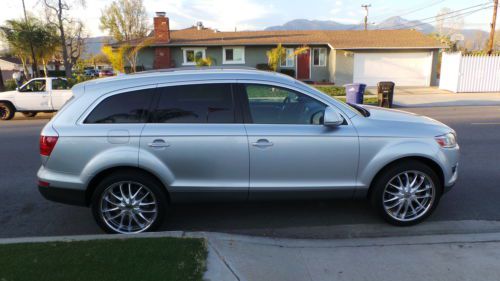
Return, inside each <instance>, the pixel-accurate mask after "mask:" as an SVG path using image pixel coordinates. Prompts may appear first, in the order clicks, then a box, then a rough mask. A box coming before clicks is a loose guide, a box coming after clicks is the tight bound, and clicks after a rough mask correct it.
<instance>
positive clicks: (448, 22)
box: [436, 8, 464, 36]
mask: <svg viewBox="0 0 500 281" xmlns="http://www.w3.org/2000/svg"><path fill="white" fill-rule="evenodd" d="M463 26H464V17H463V16H459V15H457V14H456V13H455V12H454V11H453V10H452V9H450V8H442V9H441V10H440V11H439V12H438V14H437V15H436V32H437V33H438V34H439V35H440V36H450V35H452V34H453V33H456V32H459V31H460V30H462V28H463Z"/></svg>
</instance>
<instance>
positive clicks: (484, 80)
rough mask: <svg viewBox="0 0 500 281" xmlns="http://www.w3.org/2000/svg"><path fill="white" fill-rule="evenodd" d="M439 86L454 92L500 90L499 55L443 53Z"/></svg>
mask: <svg viewBox="0 0 500 281" xmlns="http://www.w3.org/2000/svg"><path fill="white" fill-rule="evenodd" d="M439 88H440V89H443V90H448V91H452V92H455V93H464V92H469V93H474V92H500V56H498V55H496V56H495V55H494V56H487V55H462V54H461V53H443V57H442V60H441V77H440V80H439Z"/></svg>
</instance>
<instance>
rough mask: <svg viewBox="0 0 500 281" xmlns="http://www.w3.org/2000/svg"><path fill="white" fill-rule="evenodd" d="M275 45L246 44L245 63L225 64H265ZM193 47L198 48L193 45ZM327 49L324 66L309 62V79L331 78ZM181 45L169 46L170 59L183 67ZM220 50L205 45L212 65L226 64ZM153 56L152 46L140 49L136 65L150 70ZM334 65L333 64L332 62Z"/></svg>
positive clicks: (254, 65)
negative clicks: (267, 53) (268, 52)
mask: <svg viewBox="0 0 500 281" xmlns="http://www.w3.org/2000/svg"><path fill="white" fill-rule="evenodd" d="M274 47H276V46H275V45H269V46H246V47H245V64H227V66H248V67H256V66H257V64H267V55H266V52H267V51H269V50H270V49H272V48H274ZM285 47H292V48H298V47H299V46H298V45H297V46H285ZM193 48H199V47H198V46H197V47H193ZM202 48H204V47H202ZM326 48H327V51H328V57H327V65H326V66H325V67H317V66H312V63H311V80H314V81H330V80H331V75H330V71H329V69H330V67H331V66H332V62H331V61H330V59H329V58H330V57H331V50H330V48H329V47H326ZM182 49H183V47H171V55H172V60H173V62H174V67H183V65H182V63H183V60H184V58H183V53H182ZM222 50H223V47H221V46H209V47H206V51H205V54H206V56H207V57H210V58H212V61H213V64H212V65H213V66H221V65H223V66H226V65H225V64H223V63H222ZM154 57H155V52H154V48H153V47H148V48H144V49H143V50H141V51H140V54H139V56H138V59H137V65H138V66H144V68H145V70H151V69H153V65H154ZM311 59H312V54H311ZM296 65H297V60H296V59H295V64H294V66H292V67H278V71H280V70H281V69H293V70H296ZM333 65H334V64H333Z"/></svg>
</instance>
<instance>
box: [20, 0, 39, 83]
mask: <svg viewBox="0 0 500 281" xmlns="http://www.w3.org/2000/svg"><path fill="white" fill-rule="evenodd" d="M22 2H23V11H24V21H25V22H26V26H28V27H29V29H30V32H31V25H30V23H29V22H28V15H27V14H26V6H25V5H24V0H22ZM29 43H30V49H31V60H32V62H31V70H32V71H33V78H34V77H38V64H37V63H36V56H35V49H34V48H33V41H31V36H30V37H29ZM26 75H28V73H26Z"/></svg>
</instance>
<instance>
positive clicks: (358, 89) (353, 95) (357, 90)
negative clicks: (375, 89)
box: [344, 83, 366, 104]
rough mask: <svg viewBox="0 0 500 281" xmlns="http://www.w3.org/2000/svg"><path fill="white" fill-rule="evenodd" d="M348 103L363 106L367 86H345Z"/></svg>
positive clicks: (356, 84) (354, 84)
mask: <svg viewBox="0 0 500 281" xmlns="http://www.w3.org/2000/svg"><path fill="white" fill-rule="evenodd" d="M344 88H345V96H346V102H347V103H356V104H363V95H364V94H365V88H366V85H365V84H360V83H353V84H346V85H344Z"/></svg>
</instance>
